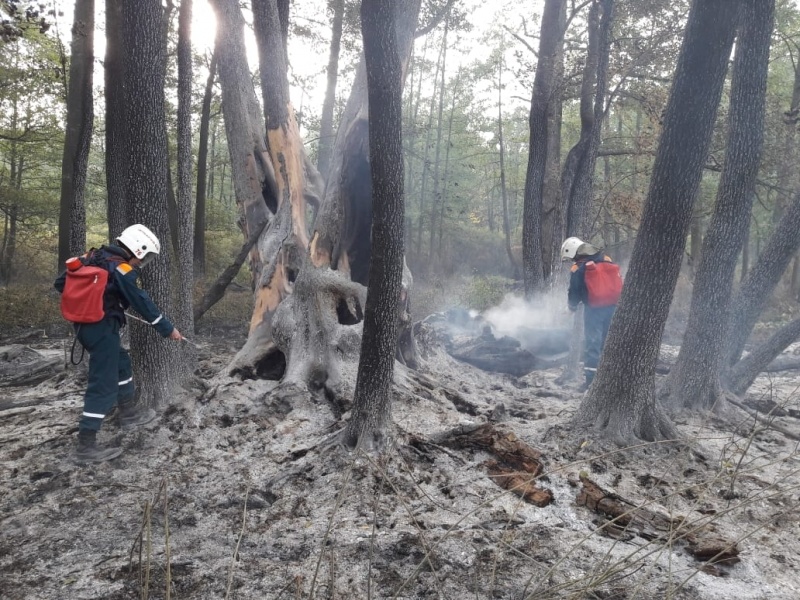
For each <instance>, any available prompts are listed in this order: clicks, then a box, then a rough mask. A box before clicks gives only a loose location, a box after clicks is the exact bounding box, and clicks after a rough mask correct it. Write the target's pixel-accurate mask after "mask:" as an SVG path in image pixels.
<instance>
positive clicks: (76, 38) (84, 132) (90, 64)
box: [58, 0, 94, 269]
mask: <svg viewBox="0 0 800 600" xmlns="http://www.w3.org/2000/svg"><path fill="white" fill-rule="evenodd" d="M93 72H94V0H76V2H75V17H74V19H73V22H72V42H71V43H70V63H69V87H68V90H67V128H66V129H67V130H66V136H65V139H64V155H63V158H62V161H61V202H60V203H59V210H60V214H59V219H58V265H59V269H60V268H61V265H63V264H64V261H65V260H67V259H68V258H69V257H70V256H75V255H77V254H80V253H81V252H83V251H84V250H85V248H86V203H85V201H84V194H85V191H86V171H87V169H88V165H89V146H90V144H91V140H92V123H93V120H94V103H93V96H92V74H93Z"/></svg>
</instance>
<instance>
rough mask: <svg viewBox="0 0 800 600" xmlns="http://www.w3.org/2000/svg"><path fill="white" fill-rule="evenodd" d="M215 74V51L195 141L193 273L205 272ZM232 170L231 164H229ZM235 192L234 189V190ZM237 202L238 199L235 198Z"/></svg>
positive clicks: (201, 273)
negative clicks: (207, 198) (207, 184)
mask: <svg viewBox="0 0 800 600" xmlns="http://www.w3.org/2000/svg"><path fill="white" fill-rule="evenodd" d="M216 74H217V52H216V50H215V51H214V53H213V54H212V55H211V64H210V65H209V66H208V79H207V80H206V89H205V91H204V92H203V105H202V108H201V109H200V132H199V134H198V142H197V146H198V147H197V191H196V194H195V198H196V199H195V203H194V206H195V213H194V250H193V262H194V274H195V277H198V276H203V275H205V273H206V182H207V180H208V129H209V124H210V123H211V101H212V100H213V98H214V78H215V77H216ZM231 170H233V165H231ZM234 193H235V190H234ZM237 202H238V200H237Z"/></svg>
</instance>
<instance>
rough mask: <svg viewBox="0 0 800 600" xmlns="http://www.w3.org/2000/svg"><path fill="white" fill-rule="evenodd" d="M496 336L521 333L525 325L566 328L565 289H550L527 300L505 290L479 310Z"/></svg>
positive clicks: (568, 323)
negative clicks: (497, 300) (495, 303)
mask: <svg viewBox="0 0 800 600" xmlns="http://www.w3.org/2000/svg"><path fill="white" fill-rule="evenodd" d="M482 316H483V318H484V319H485V320H486V321H487V322H488V323H489V324H490V325H491V326H492V330H493V332H494V334H495V335H496V336H503V335H507V336H510V337H515V338H520V337H524V336H522V335H521V332H522V331H523V330H525V329H528V330H530V329H566V328H569V327H571V326H572V313H570V312H569V309H568V308H567V290H566V289H563V290H554V291H552V292H550V293H548V294H545V295H542V296H539V297H537V298H535V299H534V300H532V301H530V302H526V301H525V299H524V298H523V297H521V296H519V295H515V294H508V295H507V296H506V297H505V298H503V301H502V302H501V303H500V304H499V305H498V306H494V307H492V308H490V309H488V310H486V311H484V313H483V315H482Z"/></svg>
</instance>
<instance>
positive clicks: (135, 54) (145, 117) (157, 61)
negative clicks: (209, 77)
mask: <svg viewBox="0 0 800 600" xmlns="http://www.w3.org/2000/svg"><path fill="white" fill-rule="evenodd" d="M122 15H123V23H124V27H123V42H124V44H125V88H126V89H128V90H137V93H135V94H126V95H125V103H126V106H125V117H126V123H125V125H126V140H127V145H128V153H127V154H128V155H127V160H128V162H127V177H126V180H125V183H126V185H125V196H126V198H129V199H130V200H131V201H130V203H129V206H128V216H129V218H130V222H133V223H142V224H144V225H146V226H147V227H149V228H150V229H151V230H152V231H153V232H154V233H155V234H156V235H157V236H158V238H159V239H160V240H161V242H162V249H163V251H162V252H161V254H160V256H159V259H158V260H157V261H154V262H153V263H151V264H150V265H148V268H146V269H143V270H142V279H143V283H144V286H145V287H146V288H147V290H148V292H150V294H151V295H152V296H153V299H154V300H155V301H156V303H157V304H158V306H160V307H161V309H162V310H163V311H165V313H166V314H167V315H169V314H172V313H173V312H174V311H173V310H172V309H173V307H174V304H173V302H172V300H171V294H170V280H171V259H170V253H169V251H168V245H167V243H166V241H167V240H168V239H169V231H168V228H167V225H166V218H165V217H166V214H167V206H166V197H167V153H166V148H167V130H166V123H165V111H164V84H165V71H166V39H165V37H164V35H163V31H164V30H163V26H162V20H163V16H164V12H163V9H162V7H161V2H160V1H159V0H140V1H138V2H136V3H133V2H126V3H124V5H123V7H122ZM131 355H132V359H133V364H134V376H135V377H136V381H137V386H138V387H137V389H138V392H139V396H140V398H141V400H142V401H143V402H145V403H146V404H148V405H151V406H159V405H163V404H165V403H167V402H168V401H169V400H170V398H171V394H172V391H173V390H174V387H175V386H177V385H179V384H180V383H182V382H183V381H185V379H186V378H188V376H189V375H190V370H189V365H188V362H187V361H186V360H184V359H183V357H182V356H181V350H180V348H179V347H178V346H177V344H165V343H164V342H163V340H160V339H159V336H158V334H156V333H155V331H153V330H152V328H151V327H133V328H132V330H131ZM145 374H146V376H145Z"/></svg>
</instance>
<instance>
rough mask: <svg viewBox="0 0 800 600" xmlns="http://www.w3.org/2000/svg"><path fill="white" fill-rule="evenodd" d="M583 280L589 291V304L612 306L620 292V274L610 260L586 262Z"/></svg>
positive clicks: (593, 305)
mask: <svg viewBox="0 0 800 600" xmlns="http://www.w3.org/2000/svg"><path fill="white" fill-rule="evenodd" d="M584 280H585V281H586V289H587V291H588V292H589V306H592V307H598V306H612V305H614V304H616V303H617V302H618V301H619V297H620V295H621V294H622V275H621V274H620V272H619V267H618V266H617V265H615V264H614V263H612V262H605V261H603V262H594V261H589V262H587V263H586V272H585V277H584Z"/></svg>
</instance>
